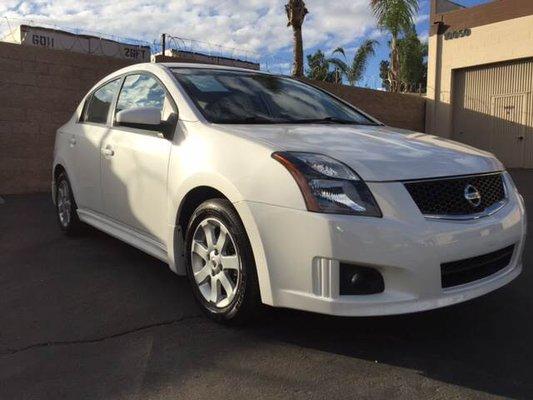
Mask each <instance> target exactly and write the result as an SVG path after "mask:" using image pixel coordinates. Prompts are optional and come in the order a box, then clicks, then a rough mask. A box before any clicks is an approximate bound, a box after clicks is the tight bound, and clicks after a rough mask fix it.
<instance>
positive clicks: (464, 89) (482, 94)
mask: <svg viewBox="0 0 533 400" xmlns="http://www.w3.org/2000/svg"><path fill="white" fill-rule="evenodd" d="M452 90H453V105H452V107H453V129H454V131H453V137H454V139H456V140H459V141H461V142H464V143H467V144H471V145H472V146H475V147H478V148H481V149H485V150H488V151H490V152H492V153H494V154H496V155H497V156H498V157H499V158H500V160H501V161H502V162H503V163H504V164H505V166H506V167H508V168H533V59H526V60H520V61H513V62H508V63H498V64H490V65H486V66H480V67H475V68H466V69H460V70H456V71H454V82H453V89H452Z"/></svg>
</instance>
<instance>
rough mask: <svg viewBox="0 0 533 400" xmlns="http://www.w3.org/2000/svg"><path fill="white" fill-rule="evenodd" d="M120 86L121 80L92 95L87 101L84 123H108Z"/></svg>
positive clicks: (110, 83)
mask: <svg viewBox="0 0 533 400" xmlns="http://www.w3.org/2000/svg"><path fill="white" fill-rule="evenodd" d="M119 84H120V79H116V80H114V81H112V82H109V83H108V84H106V85H104V86H102V87H101V88H100V89H98V90H97V91H96V92H94V93H93V94H92V95H91V97H90V98H89V100H87V105H86V109H85V113H84V116H83V121H85V122H95V123H98V124H105V123H107V115H108V113H109V109H110V108H111V103H112V102H113V98H114V97H115V93H116V92H117V90H118V87H119Z"/></svg>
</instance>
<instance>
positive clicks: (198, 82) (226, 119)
mask: <svg viewBox="0 0 533 400" xmlns="http://www.w3.org/2000/svg"><path fill="white" fill-rule="evenodd" d="M173 72H174V76H175V77H176V79H177V80H178V82H179V83H180V84H181V85H182V87H183V88H184V89H185V91H186V92H187V94H188V95H189V97H190V98H191V99H192V101H193V102H194V103H195V105H196V107H197V108H198V109H199V110H200V112H201V113H202V114H203V115H204V117H205V118H206V119H207V120H208V121H209V122H213V123H220V124H247V123H261V124H262V123H289V124H298V123H300V124H304V123H339V124H360V125H375V122H374V121H372V120H370V119H369V118H367V117H366V116H364V115H363V114H361V113H360V112H358V111H357V110H355V109H354V108H352V107H349V106H347V105H346V104H344V103H342V102H341V101H339V100H337V99H335V98H334V97H333V96H331V95H329V94H327V93H325V92H323V91H321V90H319V89H317V88H314V87H313V86H310V85H307V84H305V83H302V82H299V81H296V80H294V79H290V78H285V77H281V76H274V75H267V74H261V73H256V72H251V71H250V72H248V71H234V70H222V69H221V70H215V69H208V68H175V69H173Z"/></svg>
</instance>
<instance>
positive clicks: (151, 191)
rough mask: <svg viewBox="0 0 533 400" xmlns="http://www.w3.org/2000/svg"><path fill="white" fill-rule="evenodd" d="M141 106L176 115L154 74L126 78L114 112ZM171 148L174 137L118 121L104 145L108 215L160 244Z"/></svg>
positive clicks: (165, 226) (164, 232)
mask: <svg viewBox="0 0 533 400" xmlns="http://www.w3.org/2000/svg"><path fill="white" fill-rule="evenodd" d="M136 107H158V108H160V109H161V113H162V120H165V119H168V118H170V116H171V115H172V116H173V117H174V116H175V115H176V114H175V106H174V104H173V102H171V99H170V98H169V95H168V94H167V92H166V90H165V89H164V88H163V86H162V84H161V83H160V82H159V81H158V80H157V79H155V78H154V77H153V76H151V75H145V74H135V75H129V76H127V77H126V78H125V80H124V84H123V86H122V89H121V91H120V93H119V96H118V100H117V106H116V110H115V112H114V115H115V116H116V114H117V113H118V112H120V111H122V110H125V109H131V108H136ZM171 148H172V142H171V140H169V139H167V138H165V137H163V134H162V133H160V132H157V131H154V130H147V129H139V128H137V127H124V126H116V125H114V126H113V127H112V128H111V130H110V132H109V134H108V135H107V136H106V137H105V139H104V141H103V143H102V147H101V150H102V188H103V199H104V209H105V213H106V215H108V216H109V217H111V218H112V219H114V220H116V221H118V222H120V223H122V224H125V225H127V226H128V227H130V228H132V229H134V230H136V231H139V232H141V233H143V234H146V235H148V236H149V237H151V238H152V239H155V240H157V241H158V242H160V243H166V239H167V230H168V198H167V176H168V164H169V160H170V152H171Z"/></svg>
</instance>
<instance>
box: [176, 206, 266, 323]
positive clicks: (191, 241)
mask: <svg viewBox="0 0 533 400" xmlns="http://www.w3.org/2000/svg"><path fill="white" fill-rule="evenodd" d="M185 242H186V249H187V250H186V251H187V275H188V277H189V281H190V282H191V286H192V290H193V293H194V296H195V298H196V300H197V302H198V304H199V305H200V307H201V308H202V310H203V311H204V312H205V313H206V314H207V315H208V316H209V317H210V318H211V319H213V320H215V321H217V322H223V323H231V324H240V323H243V322H244V321H246V320H247V319H249V318H250V317H251V316H252V315H253V314H254V313H255V312H256V311H257V309H258V307H259V305H260V296H259V284H258V280H257V271H256V267H255V262H254V258H253V254H252V248H251V246H250V241H249V239H248V236H247V235H246V231H245V229H244V226H243V224H242V222H241V220H240V218H239V216H238V214H237V212H236V211H235V209H234V208H233V206H232V205H231V203H230V202H229V201H228V200H225V199H212V200H208V201H206V202H204V203H202V204H201V205H200V206H199V207H198V208H197V209H196V210H195V211H194V213H193V215H192V217H191V219H190V222H189V226H188V228H187V232H186V238H185Z"/></svg>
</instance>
